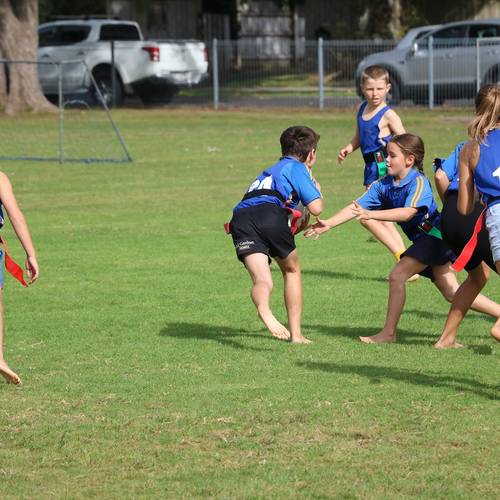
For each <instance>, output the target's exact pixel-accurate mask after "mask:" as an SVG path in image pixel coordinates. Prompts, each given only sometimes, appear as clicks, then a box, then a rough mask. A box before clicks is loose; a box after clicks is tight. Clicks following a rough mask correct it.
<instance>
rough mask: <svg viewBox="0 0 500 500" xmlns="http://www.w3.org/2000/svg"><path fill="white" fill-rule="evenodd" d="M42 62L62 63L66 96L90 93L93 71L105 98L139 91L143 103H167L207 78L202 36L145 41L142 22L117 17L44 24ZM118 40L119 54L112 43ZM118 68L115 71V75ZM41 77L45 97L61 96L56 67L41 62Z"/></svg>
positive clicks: (40, 42) (41, 31)
mask: <svg viewBox="0 0 500 500" xmlns="http://www.w3.org/2000/svg"><path fill="white" fill-rule="evenodd" d="M38 35H39V49H38V60H39V61H41V62H46V63H47V62H49V63H50V62H62V61H72V62H71V63H69V62H68V63H65V64H63V65H62V66H61V67H62V86H63V91H64V93H65V94H70V95H72V94H74V93H85V92H88V89H89V88H90V87H91V85H90V83H91V82H90V77H89V75H88V71H86V67H85V65H84V64H82V61H84V62H85V64H86V65H87V67H88V68H89V70H90V72H91V73H92V75H93V77H94V79H95V81H96V82H97V85H98V86H99V89H100V91H101V93H102V95H103V96H104V99H105V100H106V102H107V103H108V104H109V103H110V102H111V101H112V95H113V94H112V83H113V80H114V82H115V95H114V97H115V102H116V103H120V102H121V101H122V100H123V99H124V97H125V95H127V94H137V95H138V96H139V97H140V98H141V99H142V100H143V101H144V102H146V103H149V102H153V101H157V100H164V101H168V100H169V99H170V98H171V97H172V96H173V95H174V93H175V92H176V91H177V90H178V89H179V88H180V87H185V86H191V85H196V84H197V83H199V82H200V81H201V80H202V79H204V78H205V77H206V76H207V70H208V62H207V51H206V48H205V44H204V43H203V42H200V41H197V40H169V41H158V42H157V41H152V40H144V38H143V36H142V32H141V29H140V27H139V25H138V24H137V23H135V22H132V21H120V20H114V19H91V18H85V19H67V20H61V21H54V22H49V23H45V24H41V25H40V27H39V30H38ZM111 42H114V53H112V50H111V46H112V43H111ZM113 72H114V75H113ZM39 78H40V83H41V86H42V89H43V91H44V93H45V94H46V95H57V94H58V85H59V74H58V68H57V65H54V64H41V65H40V66H39Z"/></svg>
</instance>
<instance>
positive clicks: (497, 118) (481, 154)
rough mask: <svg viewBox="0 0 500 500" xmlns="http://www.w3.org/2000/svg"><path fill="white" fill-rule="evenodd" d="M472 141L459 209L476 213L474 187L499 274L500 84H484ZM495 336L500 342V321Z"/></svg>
mask: <svg viewBox="0 0 500 500" xmlns="http://www.w3.org/2000/svg"><path fill="white" fill-rule="evenodd" d="M469 137H470V138H471V140H470V141H469V142H467V144H465V146H464V147H463V150H462V152H461V153H460V163H459V177H460V182H459V190H458V210H459V212H460V213H462V214H469V213H471V212H472V211H473V210H474V204H475V196H474V185H475V188H476V189H477V191H478V192H479V194H480V195H481V199H482V201H483V203H484V204H485V206H486V210H485V211H484V212H483V213H482V214H481V216H480V217H481V219H480V221H482V220H483V217H485V219H486V228H487V229H488V233H489V240H490V247H491V252H492V254H493V261H494V262H495V266H496V269H497V273H500V85H497V84H492V85H485V86H484V87H482V88H481V89H480V90H479V93H478V96H477V98H476V115H475V116H474V118H473V119H472V121H471V123H470V125H469ZM491 334H492V336H493V337H494V338H495V339H496V340H497V341H500V318H499V319H498V320H497V322H496V323H495V325H494V326H493V329H492V330H491Z"/></svg>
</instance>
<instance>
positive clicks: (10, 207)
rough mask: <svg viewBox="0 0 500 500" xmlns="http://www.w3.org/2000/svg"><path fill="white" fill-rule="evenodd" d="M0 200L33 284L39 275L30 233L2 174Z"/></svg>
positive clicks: (8, 184)
mask: <svg viewBox="0 0 500 500" xmlns="http://www.w3.org/2000/svg"><path fill="white" fill-rule="evenodd" d="M0 200H2V204H3V206H4V208H5V211H6V212H7V215H8V216H9V219H10V222H11V223H12V227H13V228H14V231H15V232H16V234H17V237H18V238H19V241H20V242H21V245H22V246H23V248H24V250H25V252H26V271H27V273H28V277H29V278H30V283H33V282H34V281H36V280H37V279H38V276H39V274H40V271H39V268H38V262H37V260H36V253H35V247H34V246H33V242H32V241H31V236H30V232H29V229H28V225H27V224H26V220H25V218H24V215H23V213H22V212H21V209H20V208H19V205H18V204H17V200H16V197H15V196H14V191H13V190H12V184H11V183H10V181H9V178H8V177H7V176H6V175H5V174H4V173H3V172H0Z"/></svg>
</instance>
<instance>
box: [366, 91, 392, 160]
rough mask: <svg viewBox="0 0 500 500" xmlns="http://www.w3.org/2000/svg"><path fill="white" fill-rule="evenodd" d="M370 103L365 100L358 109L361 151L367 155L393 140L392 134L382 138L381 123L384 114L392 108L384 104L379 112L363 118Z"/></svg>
mask: <svg viewBox="0 0 500 500" xmlns="http://www.w3.org/2000/svg"><path fill="white" fill-rule="evenodd" d="M367 105H368V103H367V102H366V101H365V102H363V104H361V106H360V107H359V110H358V130H359V145H360V148H361V152H362V153H363V154H364V155H366V154H368V153H374V152H376V151H380V150H381V149H383V148H385V146H386V145H387V143H388V142H389V141H390V140H391V137H392V136H391V134H389V135H388V136H386V137H382V138H380V137H379V136H380V128H379V123H380V120H381V119H382V116H384V114H385V113H386V112H387V111H388V110H389V109H391V108H389V106H384V107H383V108H382V109H381V110H380V111H379V112H378V113H376V114H375V115H374V116H372V117H371V118H370V119H369V120H364V119H363V112H364V110H365V109H366V106H367Z"/></svg>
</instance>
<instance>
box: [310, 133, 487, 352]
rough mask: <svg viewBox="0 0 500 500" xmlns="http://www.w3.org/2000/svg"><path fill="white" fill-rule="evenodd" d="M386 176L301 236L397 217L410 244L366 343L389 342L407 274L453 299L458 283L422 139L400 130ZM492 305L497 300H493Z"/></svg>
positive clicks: (481, 302)
mask: <svg viewBox="0 0 500 500" xmlns="http://www.w3.org/2000/svg"><path fill="white" fill-rule="evenodd" d="M387 153H388V156H387V172H388V175H387V176H386V177H384V178H382V179H380V180H378V181H376V182H374V183H373V184H372V185H371V187H370V189H369V190H368V191H367V192H366V193H365V194H364V195H363V196H361V198H359V199H358V200H357V201H354V202H353V203H351V204H350V205H348V206H346V207H345V208H343V209H342V210H341V211H340V212H338V213H337V214H335V215H333V216H332V217H330V218H329V219H326V220H321V219H318V221H317V222H316V224H314V225H313V226H311V228H309V229H308V230H307V231H306V233H305V236H306V237H311V236H317V235H319V234H322V233H324V232H326V231H328V230H329V229H331V228H334V227H336V226H338V225H340V224H343V223H345V222H348V221H350V220H352V219H354V218H355V217H357V218H358V219H359V220H361V221H362V220H379V221H380V220H382V221H393V222H397V223H398V224H399V225H400V226H401V229H402V230H403V231H404V233H405V234H406V236H408V238H409V239H410V240H411V241H412V243H413V244H412V245H411V246H410V247H409V248H408V249H407V250H406V251H405V252H404V253H403V254H402V255H401V260H400V261H399V262H398V263H397V264H396V265H395V267H394V269H393V270H392V271H391V274H390V276H389V303H388V307H387V315H386V321H385V325H384V327H383V329H382V330H381V331H380V332H379V333H377V334H376V335H372V336H370V337H360V340H361V341H362V342H364V343H366V344H375V343H377V344H378V343H386V342H394V341H395V340H396V330H397V325H398V322H399V318H400V316H401V313H402V311H403V307H404V303H405V300H406V289H405V284H406V281H407V280H408V278H409V277H410V276H413V275H414V274H417V273H418V274H421V275H422V276H426V277H428V278H430V279H432V281H433V283H434V285H436V287H437V288H438V290H439V291H440V292H441V294H442V295H443V297H444V298H445V299H446V300H448V301H450V302H451V301H452V300H453V297H454V295H455V292H456V290H457V289H458V282H457V279H456V276H455V273H454V272H453V270H452V268H451V261H452V259H453V254H452V253H451V251H450V250H449V248H448V247H447V245H446V244H445V243H444V242H443V241H442V238H441V233H440V230H439V226H440V214H439V212H438V209H437V206H436V203H435V201H434V198H433V196H432V189H431V185H430V183H429V181H428V179H427V178H426V177H425V175H424V174H423V160H424V144H423V142H422V139H420V137H418V136H416V135H413V134H402V135H399V136H395V137H393V138H392V139H391V141H390V142H389V144H388V146H387ZM495 305H496V304H495ZM490 306H491V301H490V300H489V299H487V298H486V297H484V296H482V295H478V296H477V298H476V299H475V300H474V302H473V304H472V307H473V308H474V309H476V310H478V311H480V312H485V313H487V314H488V313H490V312H491V308H490Z"/></svg>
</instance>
